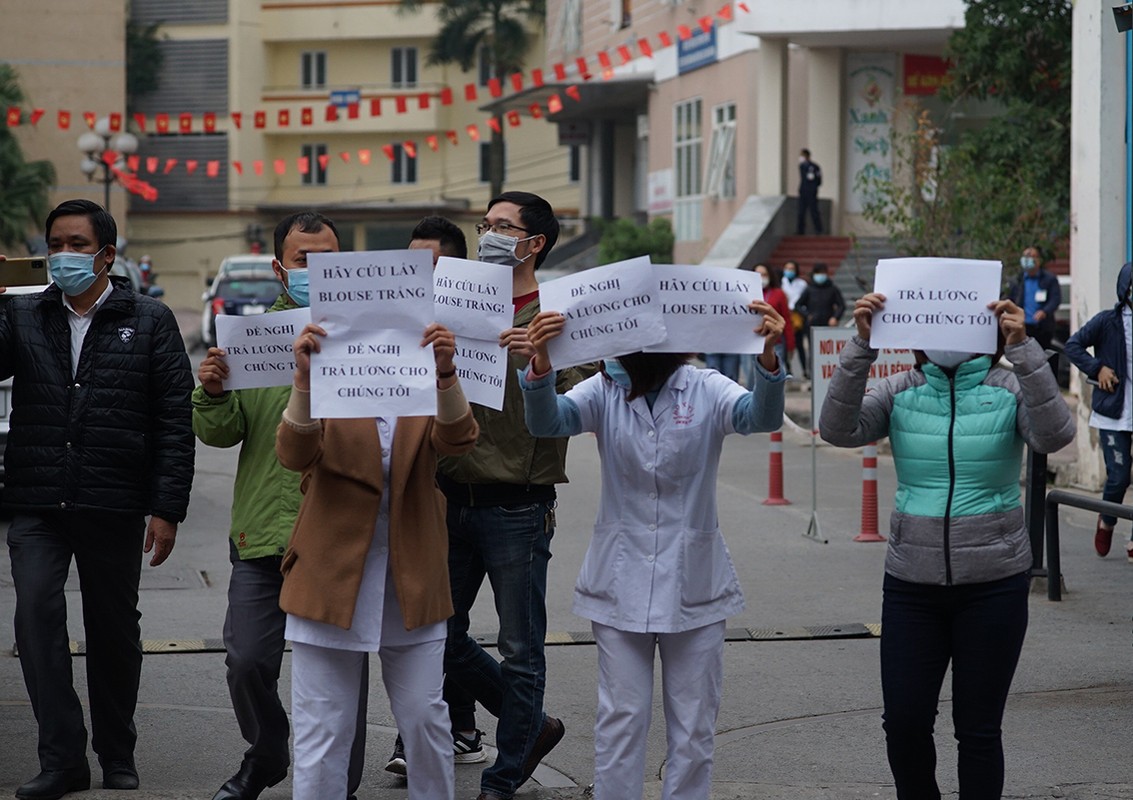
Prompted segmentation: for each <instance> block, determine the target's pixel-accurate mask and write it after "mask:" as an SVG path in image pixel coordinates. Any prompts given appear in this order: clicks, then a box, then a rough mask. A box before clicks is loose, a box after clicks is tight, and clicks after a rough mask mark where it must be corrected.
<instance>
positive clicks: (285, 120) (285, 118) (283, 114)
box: [276, 108, 291, 175]
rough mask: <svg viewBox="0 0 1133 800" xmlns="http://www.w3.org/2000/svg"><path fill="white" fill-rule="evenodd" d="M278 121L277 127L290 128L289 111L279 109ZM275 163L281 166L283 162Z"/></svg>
mask: <svg viewBox="0 0 1133 800" xmlns="http://www.w3.org/2000/svg"><path fill="white" fill-rule="evenodd" d="M278 120H279V123H278V124H279V127H281V128H289V127H291V111H290V110H289V109H286V108H281V109H279V115H278ZM276 163H277V164H282V163H283V162H282V161H279V160H277V161H276ZM277 171H278V170H277ZM279 174H281V175H282V174H283V173H282V172H281V173H279Z"/></svg>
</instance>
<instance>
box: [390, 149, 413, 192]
mask: <svg viewBox="0 0 1133 800" xmlns="http://www.w3.org/2000/svg"><path fill="white" fill-rule="evenodd" d="M389 180H390V183H417V159H416V158H410V157H409V154H408V153H407V152H405V148H404V147H403V146H402V145H400V144H395V145H394V146H393V161H392V162H391V163H390V176H389Z"/></svg>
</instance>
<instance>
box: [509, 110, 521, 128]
mask: <svg viewBox="0 0 1133 800" xmlns="http://www.w3.org/2000/svg"><path fill="white" fill-rule="evenodd" d="M507 124H508V125H510V126H511V127H513V128H518V127H519V112H518V111H509V112H507Z"/></svg>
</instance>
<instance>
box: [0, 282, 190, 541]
mask: <svg viewBox="0 0 1133 800" xmlns="http://www.w3.org/2000/svg"><path fill="white" fill-rule="evenodd" d="M67 313H68V312H67V309H66V308H64V307H63V303H62V293H61V292H60V291H59V289H58V287H56V286H54V285H52V286H49V287H48V288H47V290H46V291H44V292H42V293H41V294H35V295H23V296H20V297H13V298H11V299H9V300H8V301H7V302H6V303H5V304H4V309H3V312H2V313H0V378H7V377H11V376H14V380H13V382H12V411H11V417H10V420H11V431H10V432H9V435H8V446H7V449H6V450H5V453H4V466H5V470H6V473H7V474H6V477H5V484H6V487H5V492H4V497H5V500H6V501H7V502H8V503H9V504H11V505H12V506H14V507H16V508H21V509H26V510H39V511H44V510H48V509H64V510H83V509H98V510H104V511H119V512H137V513H141V514H155V515H157V516H159V517H161V518H162V519H166V520H169V521H170V522H180V521H181V520H183V519H184V518H185V510H186V507H187V506H188V504H189V489H190V487H191V485H192V481H193V455H194V441H193V429H192V424H191V417H192V406H191V405H190V402H189V396H190V393H191V392H192V390H193V374H192V371H191V368H190V366H189V357H188V355H187V354H186V352H185V344H184V342H183V341H182V339H181V332H180V330H179V329H178V328H177V321H176V319H175V318H174V316H173V312H172V311H170V310H169V309H168V308H167V307H166V306H165V305H163V304H162V303H159V302H158V301H156V300H154V299H152V298H150V297H144V296H142V295H138V294H135V293H134V292H133V291H132V289H131V288H130V286H129V284H128V283H126V282H124V281H123V282H121V283H120V282H118V280H115V284H114V289H113V291H111V293H110V295H109V296H108V297H107V298H106V301H105V302H104V303H103V304H102V306H101V307H100V308H99V309H98V311H96V312H95V316H94V319H93V320H92V322H91V326H90V329H89V330H88V331H87V335H86V338H85V339H84V341H83V348H82V353H81V355H80V357H79V367H78V371H77V374H76V375H75V377H74V378H72V377H71V328H70V325H69V324H68V322H67Z"/></svg>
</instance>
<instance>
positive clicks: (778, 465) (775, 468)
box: [763, 431, 791, 506]
mask: <svg viewBox="0 0 1133 800" xmlns="http://www.w3.org/2000/svg"><path fill="white" fill-rule="evenodd" d="M790 504H791V501H790V500H788V499H787V498H785V497H783V432H782V431H774V432H773V433H772V434H771V453H770V455H769V460H768V465H767V499H766V500H764V501H763V505H765V506H789V505H790Z"/></svg>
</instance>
